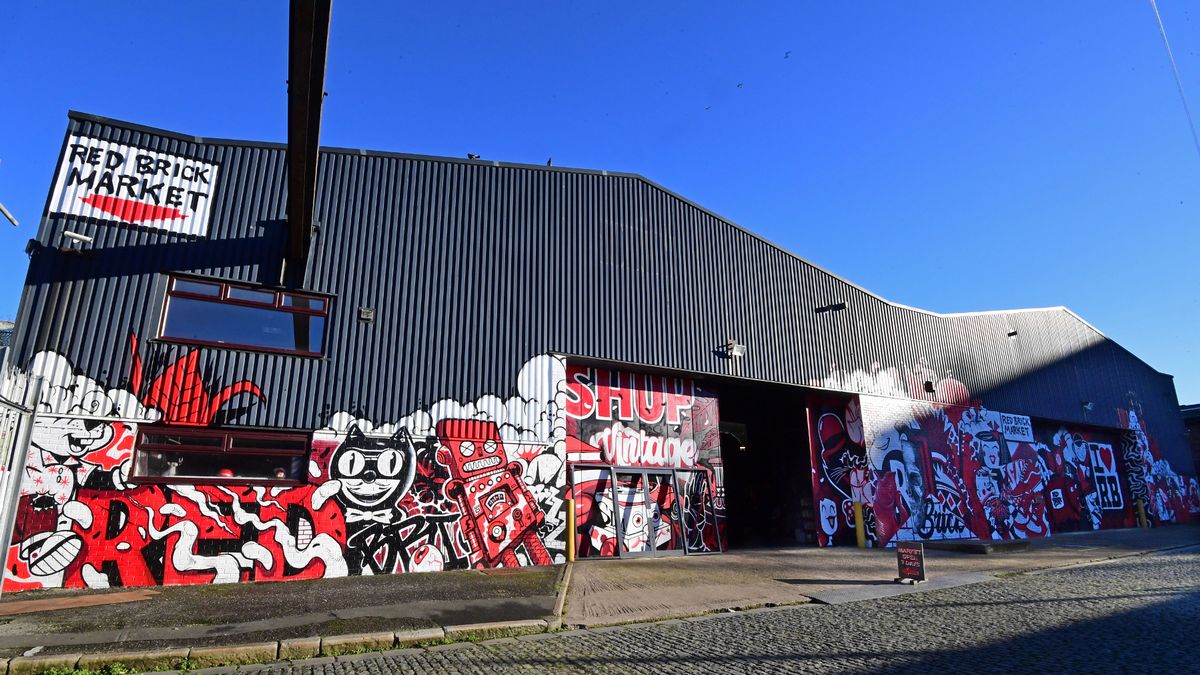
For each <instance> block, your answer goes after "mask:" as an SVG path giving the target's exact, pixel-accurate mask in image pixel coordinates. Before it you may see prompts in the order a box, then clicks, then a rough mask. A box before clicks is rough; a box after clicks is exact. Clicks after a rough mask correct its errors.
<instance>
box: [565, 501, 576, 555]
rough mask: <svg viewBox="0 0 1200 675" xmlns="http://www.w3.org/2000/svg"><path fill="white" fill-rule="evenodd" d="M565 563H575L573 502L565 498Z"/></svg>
mask: <svg viewBox="0 0 1200 675" xmlns="http://www.w3.org/2000/svg"><path fill="white" fill-rule="evenodd" d="M567 562H575V500H574V499H571V498H570V497H567Z"/></svg>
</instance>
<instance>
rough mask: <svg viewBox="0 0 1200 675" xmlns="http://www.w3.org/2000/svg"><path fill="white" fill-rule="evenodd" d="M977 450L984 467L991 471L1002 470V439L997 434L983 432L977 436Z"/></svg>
mask: <svg viewBox="0 0 1200 675" xmlns="http://www.w3.org/2000/svg"><path fill="white" fill-rule="evenodd" d="M975 448H976V452H977V453H978V456H979V457H980V458H982V460H983V465H984V466H986V467H987V468H989V469H998V468H1000V438H999V437H998V436H997V435H996V434H995V432H992V431H981V432H979V433H978V434H975Z"/></svg>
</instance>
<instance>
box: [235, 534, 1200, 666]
mask: <svg viewBox="0 0 1200 675" xmlns="http://www.w3.org/2000/svg"><path fill="white" fill-rule="evenodd" d="M697 591H698V592H703V590H702V589H697ZM1198 625H1200V551H1198V550H1197V549H1196V548H1190V549H1186V550H1184V551H1177V552H1167V553H1163V554H1158V555H1151V556H1137V557H1130V558H1124V559H1121V560H1116V561H1112V562H1107V563H1102V564H1095V565H1088V566H1082V567H1076V568H1070V569H1060V570H1054V571H1049V572H1046V573H1041V574H1026V575H1017V576H1010V577H1006V578H1001V579H997V580H995V581H988V582H984V583H979V584H973V585H969V586H960V587H956V588H950V589H944V590H936V591H930V592H926V593H918V594H912V595H906V596H899V597H891V598H885V599H880V600H869V601H863V602H856V603H848V604H844V605H809V606H800V607H790V608H774V609H769V610H763V611H752V612H742V613H734V614H725V615H714V616H708V617H702V618H699V619H693V620H688V621H676V622H663V623H658V624H648V625H638V626H630V627H614V628H606V629H598V630H595V629H594V630H590V631H575V632H567V633H560V634H543V635H537V636H530V637H526V638H521V639H512V638H509V639H506V640H503V641H495V642H491V643H482V644H456V645H446V646H444V647H440V648H434V649H433V650H429V651H425V650H409V651H406V652H398V653H393V654H376V655H362V656H360V657H356V659H357V660H353V661H343V662H337V663H328V662H326V663H322V662H310V663H309V664H305V665H300V664H297V666H298V667H287V666H283V665H276V666H273V667H267V666H264V667H258V668H243V671H242V672H247V671H249V672H260V673H346V674H349V673H390V672H470V673H493V672H510V671H520V672H578V671H585V672H643V673H662V672H679V673H683V672H712V671H720V672H755V673H762V672H814V673H825V672H889V671H895V670H901V669H903V670H908V671H910V672H945V673H962V672H977V673H978V672H997V673H999V672H1014V671H1016V672H1021V671H1025V672H1030V671H1032V672H1088V673H1105V672H1130V671H1158V672H1195V669H1196V654H1195V651H1194V649H1193V645H1194V644H1195V642H1194V638H1195V635H1194V630H1195V627H1196V626H1198Z"/></svg>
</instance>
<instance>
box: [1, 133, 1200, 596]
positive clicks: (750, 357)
mask: <svg viewBox="0 0 1200 675" xmlns="http://www.w3.org/2000/svg"><path fill="white" fill-rule="evenodd" d="M286 171H287V164H286V146H283V145H275V144H268V143H252V142H241V141H225V140H210V139H202V138H195V137H190V136H184V135H180V134H176V133H169V132H164V131H160V130H155V129H150V128H146V127H142V126H138V125H134V124H128V123H124V122H117V121H113V120H108V119H103V118H98V117H94V116H91V115H85V114H79V113H72V114H71V115H70V123H69V128H68V131H67V135H66V138H65V140H64V143H63V147H62V150H61V155H60V160H59V166H58V170H57V173H56V175H55V178H54V185H53V186H52V188H51V194H50V196H49V199H48V201H47V207H46V212H45V216H44V218H43V220H42V223H41V227H40V229H39V232H38V235H37V238H36V239H35V240H32V241H31V242H30V247H29V252H30V260H31V262H30V268H29V274H28V277H27V280H26V285H25V289H24V295H23V297H22V302H21V308H20V312H19V315H18V317H17V322H16V332H15V335H14V339H13V345H12V348H11V354H10V356H9V358H10V361H11V363H13V364H15V365H17V366H18V367H20V368H22V369H24V370H25V371H27V372H29V373H30V374H33V375H38V376H42V377H44V378H46V382H47V385H48V387H47V389H46V391H45V394H44V397H43V403H42V405H41V407H40V413H39V417H38V422H37V428H36V431H35V434H34V438H33V444H34V449H33V450H32V451H31V453H30V457H29V462H28V467H27V469H26V478H25V483H24V486H23V488H22V502H21V510H20V512H19V516H18V520H17V526H16V531H15V534H14V537H13V548H12V553H11V555H10V557H9V564H8V569H7V570H6V577H5V588H6V589H10V588H11V589H20V588H39V587H49V586H64V585H65V586H93V587H105V586H116V585H126V586H129V585H146V584H176V583H208V582H213V581H219V582H233V581H248V580H264V579H298V578H313V577H321V576H341V575H346V574H367V573H374V574H377V573H392V572H402V571H417V570H437V569H452V568H467V567H493V566H512V565H528V564H550V563H554V562H562V561H563V560H564V559H565V556H566V555H567V548H568V546H567V544H568V542H567V531H568V528H567V520H568V518H572V517H573V521H574V522H573V525H574V526H575V528H574V531H575V532H576V538H575V541H574V542H573V543H574V547H573V548H574V549H575V551H576V552H577V554H578V555H579V556H581V557H625V556H632V555H685V554H695V553H705V552H717V551H720V550H723V549H725V548H728V547H730V546H733V547H738V546H751V545H783V544H787V545H795V544H814V545H833V544H847V543H849V544H853V543H854V542H855V538H856V526H857V529H858V530H860V531H861V535H862V536H863V537H864V538H865V540H866V542H867V544H868V545H872V546H887V545H891V544H894V543H895V542H897V541H911V540H930V539H944V538H982V539H1014V538H1024V537H1040V536H1048V535H1052V534H1054V533H1056V532H1062V531H1072V530H1081V529H1098V528H1102V527H1127V526H1134V525H1136V524H1137V523H1138V522H1139V521H1140V520H1144V521H1145V522H1146V523H1147V524H1160V523H1166V522H1175V521H1183V520H1187V519H1189V518H1191V517H1193V514H1194V513H1197V512H1200V495H1198V494H1197V483H1196V480H1195V478H1194V477H1193V476H1194V474H1195V467H1194V466H1193V465H1192V461H1191V458H1190V456H1189V453H1188V447H1187V443H1186V440H1185V437H1184V434H1183V425H1182V422H1181V419H1180V415H1179V411H1178V402H1177V401H1176V397H1175V391H1174V386H1173V383H1172V380H1171V378H1170V376H1168V375H1164V374H1162V373H1159V372H1157V371H1155V370H1154V369H1153V368H1151V367H1150V366H1148V365H1147V364H1146V363H1144V362H1143V361H1141V360H1140V359H1138V358H1137V357H1136V356H1134V355H1133V354H1131V353H1129V352H1128V351H1127V350H1125V349H1124V348H1122V347H1121V346H1120V345H1118V344H1116V343H1114V342H1113V341H1111V340H1109V339H1108V338H1106V337H1105V336H1104V335H1102V334H1101V333H1100V332H1098V331H1097V330H1096V329H1094V328H1093V327H1091V326H1090V325H1088V324H1087V323H1086V322H1085V321H1083V320H1082V319H1080V318H1079V317H1078V316H1076V315H1074V314H1073V313H1071V312H1070V311H1068V310H1066V309H1064V308H1050V309H1038V310H1021V311H1011V312H983V313H977V314H958V315H941V314H936V313H932V312H926V311H923V310H919V309H914V308H909V307H904V306H900V305H896V304H894V303H890V302H888V301H886V300H884V299H882V298H880V297H878V296H876V295H873V294H872V293H870V292H868V291H866V290H864V289H861V288H859V287H857V286H855V285H853V284H852V283H850V282H847V281H845V280H843V279H840V278H838V277H837V276H834V275H832V274H830V273H828V272H825V271H824V270H822V269H820V268H818V267H816V266H814V265H812V264H811V263H808V262H806V261H805V260H803V259H801V258H799V257H797V256H795V255H793V254H792V253H789V252H787V251H785V250H782V249H781V248H779V247H777V246H775V245H773V244H771V243H770V242H768V241H765V240H763V239H762V238H760V237H758V236H756V235H754V234H752V233H751V232H748V231H746V230H744V229H742V228H740V227H738V226H736V225H734V224H732V223H730V222H729V221H726V220H724V219H722V218H720V217H719V216H717V215H715V214H713V213H711V212H709V211H706V210H705V209H703V208H702V207H700V206H697V205H696V204H694V203H692V202H690V201H688V200H686V199H684V198H682V197H680V196H678V195H675V194H673V193H671V192H670V191H668V190H666V189H664V188H662V187H660V186H658V185H655V184H654V183H652V182H650V181H648V180H646V179H645V178H642V177H640V176H636V175H630V174H621V173H612V172H605V171H581V170H574V169H563V168H557V167H553V168H551V167H541V166H524V165H513V164H504V163H498V162H490V161H479V160H455V159H447V158H438V157H423V156H413V155H401V154H394V153H383V152H367V151H359V150H344V149H335V148H325V149H322V151H321V154H320V163H319V175H318V176H317V193H316V194H317V204H316V216H315V219H316V220H315V226H314V229H313V233H312V238H311V246H310V247H309V250H308V260H307V261H306V263H305V264H304V265H302V266H301V267H300V269H298V270H297V269H296V268H294V267H293V268H292V269H286V266H285V265H284V263H283V261H284V258H285V257H286V255H285V249H286V248H287V228H286V216H287V213H286V206H287V199H288V194H287V180H286ZM285 282H286V283H285ZM568 497H571V498H573V500H574V505H575V513H574V514H568V513H567V511H566V507H565V504H566V503H567V502H566V499H567V498H568ZM856 508H857V509H859V510H860V512H861V513H862V517H861V518H859V519H856V518H855V515H854V514H855V510H856Z"/></svg>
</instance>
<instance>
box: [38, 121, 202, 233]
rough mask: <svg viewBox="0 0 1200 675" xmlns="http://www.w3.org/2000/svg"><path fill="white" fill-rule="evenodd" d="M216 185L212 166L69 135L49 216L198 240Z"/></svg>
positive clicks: (192, 160) (179, 157)
mask: <svg viewBox="0 0 1200 675" xmlns="http://www.w3.org/2000/svg"><path fill="white" fill-rule="evenodd" d="M216 183H217V165H216V164H211V163H209V162H202V161H199V160H194V159H188V158H186V157H181V156H179V155H170V154H166V153H161V152H152V151H150V150H143V149H141V148H137V147H132V146H129V145H122V144H120V143H113V142H110V141H101V140H98V139H95V138H88V137H87V136H71V138H70V139H69V140H68V141H67V149H66V152H65V153H64V154H63V158H62V164H61V165H60V166H59V167H58V175H57V178H55V181H54V194H53V196H52V197H51V198H50V213H66V214H69V215H73V216H83V217H86V218H99V219H101V220H116V221H120V222H122V223H126V224H128V225H140V226H142V227H152V228H155V229H159V230H166V231H168V232H175V233H178V234H188V235H193V236H198V237H203V236H206V235H207V234H208V219H209V215H210V214H211V213H212V197H213V188H214V187H215V186H216Z"/></svg>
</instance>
